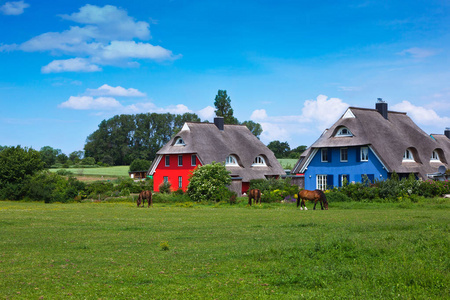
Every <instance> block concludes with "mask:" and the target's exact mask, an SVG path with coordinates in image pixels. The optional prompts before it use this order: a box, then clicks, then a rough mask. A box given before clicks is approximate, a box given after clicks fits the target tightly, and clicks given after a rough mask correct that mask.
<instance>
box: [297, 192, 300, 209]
mask: <svg viewBox="0 0 450 300" xmlns="http://www.w3.org/2000/svg"><path fill="white" fill-rule="evenodd" d="M299 206H300V194H297V207H299Z"/></svg>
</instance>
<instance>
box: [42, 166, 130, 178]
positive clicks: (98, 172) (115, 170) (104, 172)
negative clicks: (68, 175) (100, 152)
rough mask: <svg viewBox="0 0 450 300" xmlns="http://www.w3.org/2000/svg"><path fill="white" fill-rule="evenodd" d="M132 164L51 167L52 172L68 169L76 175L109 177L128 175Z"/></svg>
mask: <svg viewBox="0 0 450 300" xmlns="http://www.w3.org/2000/svg"><path fill="white" fill-rule="evenodd" d="M129 169H130V166H114V167H107V168H68V169H49V170H50V172H56V171H58V170H67V171H70V172H72V173H73V174H74V175H75V176H108V177H121V176H126V177H128V176H129V175H128V170H129Z"/></svg>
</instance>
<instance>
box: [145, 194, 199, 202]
mask: <svg viewBox="0 0 450 300" xmlns="http://www.w3.org/2000/svg"><path fill="white" fill-rule="evenodd" d="M191 201H192V200H191V198H189V196H188V195H187V194H185V193H183V194H179V193H171V194H166V193H155V194H153V203H185V202H191Z"/></svg>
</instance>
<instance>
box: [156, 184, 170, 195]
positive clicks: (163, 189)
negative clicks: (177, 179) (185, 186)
mask: <svg viewBox="0 0 450 300" xmlns="http://www.w3.org/2000/svg"><path fill="white" fill-rule="evenodd" d="M171 187H172V184H171V183H170V182H169V181H165V182H163V183H161V184H160V185H159V187H158V188H159V192H160V193H163V194H170V193H171V192H172V189H171Z"/></svg>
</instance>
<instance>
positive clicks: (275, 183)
mask: <svg viewBox="0 0 450 300" xmlns="http://www.w3.org/2000/svg"><path fill="white" fill-rule="evenodd" d="M250 189H259V190H260V191H261V193H262V196H261V202H280V201H283V200H287V201H290V202H294V201H292V199H295V197H296V195H297V194H298V186H297V185H295V184H291V179H290V178H286V179H275V178H269V179H254V180H250Z"/></svg>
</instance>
